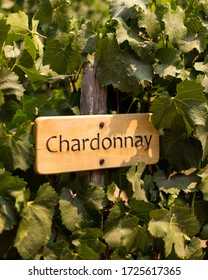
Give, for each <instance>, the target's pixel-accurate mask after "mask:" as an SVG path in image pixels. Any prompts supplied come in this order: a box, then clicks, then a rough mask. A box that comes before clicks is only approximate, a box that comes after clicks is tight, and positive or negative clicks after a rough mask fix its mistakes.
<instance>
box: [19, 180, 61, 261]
mask: <svg viewBox="0 0 208 280" xmlns="http://www.w3.org/2000/svg"><path fill="white" fill-rule="evenodd" d="M56 203H57V194H56V192H55V191H54V189H53V188H52V187H51V186H50V185H49V183H46V184H44V185H42V186H40V188H39V190H38V192H37V195H36V198H35V200H34V201H29V202H28V203H27V205H26V207H25V208H24V210H23V213H22V216H21V220H20V224H19V227H18V230H17V235H16V239H15V247H16V248H17V250H18V252H19V253H20V255H21V256H22V257H23V258H24V259H30V258H32V257H33V256H34V255H35V253H37V251H38V250H39V249H40V248H41V247H42V246H43V245H44V244H46V243H47V242H48V240H49V238H50V236H51V224H52V218H53V214H54V207H55V205H56Z"/></svg>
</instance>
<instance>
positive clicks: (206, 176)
mask: <svg viewBox="0 0 208 280" xmlns="http://www.w3.org/2000/svg"><path fill="white" fill-rule="evenodd" d="M198 175H199V176H200V177H201V178H202V180H201V184H200V186H199V189H200V190H201V192H202V193H203V198H204V200H206V201H208V165H207V166H206V167H205V168H204V169H203V170H201V171H200V172H199V173H198Z"/></svg>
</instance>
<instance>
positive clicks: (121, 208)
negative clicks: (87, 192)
mask: <svg viewBox="0 0 208 280" xmlns="http://www.w3.org/2000/svg"><path fill="white" fill-rule="evenodd" d="M125 216H126V207H125V205H124V202H123V201H121V200H120V201H118V202H117V203H116V204H114V205H113V207H112V208H111V209H110V213H109V215H108V217H107V219H106V221H105V224H104V227H105V228H107V229H108V228H112V227H113V226H114V225H116V224H117V223H119V221H120V220H121V219H123V218H124V217H125Z"/></svg>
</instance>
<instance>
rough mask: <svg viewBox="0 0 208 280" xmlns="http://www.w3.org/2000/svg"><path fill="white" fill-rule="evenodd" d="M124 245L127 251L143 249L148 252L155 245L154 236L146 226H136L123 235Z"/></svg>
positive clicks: (132, 251)
mask: <svg viewBox="0 0 208 280" xmlns="http://www.w3.org/2000/svg"><path fill="white" fill-rule="evenodd" d="M122 246H124V247H125V248H126V250H127V252H131V253H138V251H142V252H143V253H147V252H148V250H149V249H150V248H151V247H152V246H153V238H152V236H151V234H150V233H149V231H148V230H147V229H146V227H145V226H144V227H141V226H138V225H137V226H136V224H135V228H133V229H132V230H131V231H130V232H127V233H126V234H123V235H122Z"/></svg>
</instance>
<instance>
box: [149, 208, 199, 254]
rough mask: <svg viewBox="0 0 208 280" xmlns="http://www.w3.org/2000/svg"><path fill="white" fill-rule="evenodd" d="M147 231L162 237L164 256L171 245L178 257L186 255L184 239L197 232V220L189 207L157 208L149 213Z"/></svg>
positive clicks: (170, 248) (168, 251) (170, 249)
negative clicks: (149, 219) (150, 218)
mask: <svg viewBox="0 0 208 280" xmlns="http://www.w3.org/2000/svg"><path fill="white" fill-rule="evenodd" d="M150 215H151V217H152V220H151V221H150V222H149V231H150V233H151V234H152V235H153V236H155V237H163V238H164V242H165V253H166V256H168V255H170V253H171V252H172V250H173V246H174V249H175V252H176V254H177V255H178V256H179V257H180V258H184V257H185V256H186V251H185V250H186V248H185V240H189V239H190V237H192V236H194V235H195V234H197V233H198V232H199V230H200V226H199V222H198V220H197V219H196V217H195V215H193V214H191V213H190V209H188V208H185V207H172V208H171V210H165V209H157V210H153V211H152V212H151V213H150Z"/></svg>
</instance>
